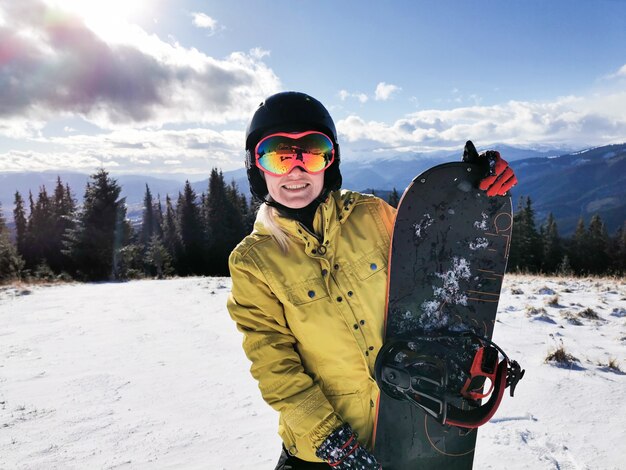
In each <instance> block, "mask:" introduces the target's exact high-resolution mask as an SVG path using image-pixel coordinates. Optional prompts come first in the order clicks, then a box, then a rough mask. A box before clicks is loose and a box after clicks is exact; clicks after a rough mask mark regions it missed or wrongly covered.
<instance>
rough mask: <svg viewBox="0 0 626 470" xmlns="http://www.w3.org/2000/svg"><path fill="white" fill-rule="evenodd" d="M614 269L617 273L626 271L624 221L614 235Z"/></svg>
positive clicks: (625, 231) (625, 229)
mask: <svg viewBox="0 0 626 470" xmlns="http://www.w3.org/2000/svg"><path fill="white" fill-rule="evenodd" d="M615 244H616V248H615V263H614V266H615V271H616V272H617V273H619V274H624V273H626V221H625V222H624V225H622V226H621V227H620V228H619V229H618V231H617V234H616V235H615Z"/></svg>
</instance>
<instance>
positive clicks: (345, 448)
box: [315, 423, 382, 470]
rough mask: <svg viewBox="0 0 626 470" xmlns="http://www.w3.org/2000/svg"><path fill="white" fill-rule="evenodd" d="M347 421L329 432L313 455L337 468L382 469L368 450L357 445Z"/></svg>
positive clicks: (339, 469) (355, 469)
mask: <svg viewBox="0 0 626 470" xmlns="http://www.w3.org/2000/svg"><path fill="white" fill-rule="evenodd" d="M357 438H358V436H357V435H356V433H355V432H354V431H352V428H351V427H350V425H349V424H348V423H345V424H343V425H342V426H340V427H338V428H337V429H335V430H334V431H333V432H331V433H330V434H329V436H328V437H327V438H326V440H325V441H324V442H322V445H320V447H319V448H318V449H317V452H316V453H315V455H317V456H318V457H319V458H320V459H322V460H325V461H326V462H328V464H329V465H330V466H331V467H333V468H335V469H337V470H382V467H381V466H380V464H379V463H378V461H377V460H376V457H374V456H373V455H372V454H371V453H370V452H368V451H367V450H366V449H364V448H363V447H361V446H360V445H359V442H358V441H357Z"/></svg>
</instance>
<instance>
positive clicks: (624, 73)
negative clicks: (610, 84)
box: [606, 64, 626, 79]
mask: <svg viewBox="0 0 626 470" xmlns="http://www.w3.org/2000/svg"><path fill="white" fill-rule="evenodd" d="M606 78H608V79H614V78H626V64H624V65H622V66H621V67H620V68H619V70H618V71H617V72H615V73H612V74H610V75H608V76H607V77H606Z"/></svg>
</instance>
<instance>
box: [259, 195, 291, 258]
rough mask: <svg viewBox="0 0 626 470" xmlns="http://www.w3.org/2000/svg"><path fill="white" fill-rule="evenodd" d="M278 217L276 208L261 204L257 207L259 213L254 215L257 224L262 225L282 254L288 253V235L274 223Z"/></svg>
mask: <svg viewBox="0 0 626 470" xmlns="http://www.w3.org/2000/svg"><path fill="white" fill-rule="evenodd" d="M276 217H278V211H277V210H276V208H274V207H271V206H268V205H267V204H262V205H261V207H259V212H258V213H257V215H256V220H257V222H260V223H261V224H263V226H264V227H265V228H266V229H267V230H268V231H269V232H270V235H271V236H272V238H273V239H274V240H275V241H276V243H278V246H279V247H280V249H281V251H282V252H283V253H284V254H287V253H288V252H289V235H288V234H287V232H285V230H284V229H283V228H282V227H281V226H280V225H279V224H278V222H277V221H276Z"/></svg>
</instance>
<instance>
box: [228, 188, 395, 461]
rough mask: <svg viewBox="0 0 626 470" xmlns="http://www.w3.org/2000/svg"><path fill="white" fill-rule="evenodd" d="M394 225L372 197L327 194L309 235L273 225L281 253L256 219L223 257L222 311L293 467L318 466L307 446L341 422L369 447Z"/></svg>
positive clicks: (296, 226) (286, 224) (291, 225)
mask: <svg viewBox="0 0 626 470" xmlns="http://www.w3.org/2000/svg"><path fill="white" fill-rule="evenodd" d="M394 218H395V209H393V208H392V207H391V206H389V205H388V204H387V203H385V202H383V201H382V200H380V199H378V198H376V197H374V196H369V195H363V194H360V193H355V192H350V191H342V192H334V193H331V195H330V196H329V197H328V198H327V200H326V201H325V202H324V203H322V204H321V205H320V207H319V208H318V210H317V212H316V214H315V219H314V224H313V225H314V229H315V232H316V234H319V235H318V237H316V236H314V235H313V234H311V233H310V232H309V231H308V230H306V229H305V228H304V227H303V226H302V225H301V224H300V223H298V222H296V221H294V220H291V219H287V218H282V217H278V218H277V219H278V223H279V225H280V226H281V227H283V228H285V229H286V230H287V232H288V233H289V235H290V237H289V252H288V253H287V254H284V253H283V252H282V251H281V249H280V248H279V246H278V244H277V243H276V241H275V240H274V239H273V238H272V237H271V236H270V235H269V232H268V231H267V230H266V228H265V227H264V226H263V225H262V224H260V223H259V222H258V221H257V223H256V224H255V226H254V230H253V232H252V234H250V235H249V236H248V237H246V238H245V239H244V240H243V241H242V242H241V243H240V244H239V245H238V246H237V247H236V248H235V250H234V251H233V252H232V254H231V256H230V273H231V276H232V283H233V288H232V294H231V296H230V298H229V300H228V310H229V312H230V315H231V317H232V318H233V320H235V322H236V323H237V327H238V329H239V330H240V331H241V332H242V333H243V335H244V339H243V348H244V350H245V353H246V355H247V356H248V358H249V359H250V361H251V362H252V366H251V369H250V370H251V373H252V375H253V376H254V378H255V379H256V380H258V382H259V388H260V390H261V394H262V395H263V398H264V399H265V401H266V402H267V403H268V404H269V405H271V406H272V407H273V408H274V409H275V410H277V411H278V412H279V413H280V420H279V434H280V435H281V437H282V439H283V442H284V443H285V447H286V448H287V450H288V451H289V452H290V453H291V454H292V455H297V456H298V458H300V459H303V460H307V461H314V462H315V461H319V459H318V458H317V457H316V456H315V450H316V448H317V447H318V446H319V445H320V444H321V442H322V441H323V440H324V439H325V438H326V436H327V435H328V434H329V433H330V432H331V431H332V430H333V429H335V428H336V427H337V426H339V425H340V424H341V423H342V422H344V421H345V422H348V423H350V425H351V426H352V428H353V429H354V430H355V431H356V432H357V433H358V434H359V436H360V437H359V440H360V441H361V443H362V444H365V445H368V444H369V443H370V440H371V435H372V432H373V425H374V418H375V416H374V415H375V403H376V400H377V398H378V387H377V386H376V382H375V381H374V379H373V376H374V361H375V359H376V354H377V352H378V350H379V349H380V347H381V345H382V337H383V317H384V308H385V293H386V286H387V260H388V256H389V242H390V236H391V231H392V226H393V221H394Z"/></svg>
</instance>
